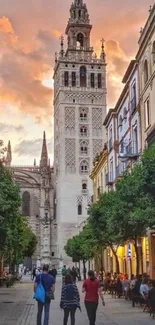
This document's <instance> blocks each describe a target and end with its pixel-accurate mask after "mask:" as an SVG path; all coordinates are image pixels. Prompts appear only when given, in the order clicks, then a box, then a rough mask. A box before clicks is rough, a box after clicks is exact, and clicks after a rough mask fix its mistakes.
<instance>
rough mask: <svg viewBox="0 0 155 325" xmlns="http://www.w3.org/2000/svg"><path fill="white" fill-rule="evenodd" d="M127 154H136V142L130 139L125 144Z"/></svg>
mask: <svg viewBox="0 0 155 325" xmlns="http://www.w3.org/2000/svg"><path fill="white" fill-rule="evenodd" d="M126 154H127V155H133V156H134V155H138V142H136V141H132V142H130V143H129V144H128V145H127V146H126Z"/></svg>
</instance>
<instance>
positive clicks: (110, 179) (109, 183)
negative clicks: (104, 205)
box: [106, 173, 114, 186]
mask: <svg viewBox="0 0 155 325" xmlns="http://www.w3.org/2000/svg"><path fill="white" fill-rule="evenodd" d="M113 182H114V181H113V175H112V173H107V174H106V186H112V185H113Z"/></svg>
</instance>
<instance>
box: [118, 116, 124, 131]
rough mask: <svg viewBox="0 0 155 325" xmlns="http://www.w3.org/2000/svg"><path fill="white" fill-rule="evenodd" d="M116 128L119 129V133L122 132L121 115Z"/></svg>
mask: <svg viewBox="0 0 155 325" xmlns="http://www.w3.org/2000/svg"><path fill="white" fill-rule="evenodd" d="M118 127H119V131H120V132H122V129H123V118H122V115H121V116H120V117H119V124H118Z"/></svg>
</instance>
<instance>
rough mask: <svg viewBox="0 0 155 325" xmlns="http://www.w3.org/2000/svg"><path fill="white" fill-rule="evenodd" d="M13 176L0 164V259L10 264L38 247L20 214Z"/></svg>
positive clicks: (16, 188)
mask: <svg viewBox="0 0 155 325" xmlns="http://www.w3.org/2000/svg"><path fill="white" fill-rule="evenodd" d="M12 176H13V175H12V173H11V171H10V170H9V169H7V168H6V167H4V166H3V165H2V164H0V260H3V261H4V262H6V263H7V264H10V265H11V264H18V263H20V262H22V261H23V259H24V258H25V257H26V256H27V255H31V254H32V255H33V253H34V250H35V247H36V238H35V235H34V234H33V233H32V231H31V230H30V229H29V227H28V224H27V221H26V220H25V219H24V218H23V217H22V216H20V214H19V208H20V204H21V200H20V194H19V188H18V186H17V185H15V184H14V182H13V177H12Z"/></svg>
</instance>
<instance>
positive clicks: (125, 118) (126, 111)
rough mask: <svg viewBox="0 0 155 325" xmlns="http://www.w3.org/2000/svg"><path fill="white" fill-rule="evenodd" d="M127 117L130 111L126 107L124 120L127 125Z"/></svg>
mask: <svg viewBox="0 0 155 325" xmlns="http://www.w3.org/2000/svg"><path fill="white" fill-rule="evenodd" d="M127 115H128V110H127V108H126V107H124V111H123V120H124V122H125V123H126V122H127Z"/></svg>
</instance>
